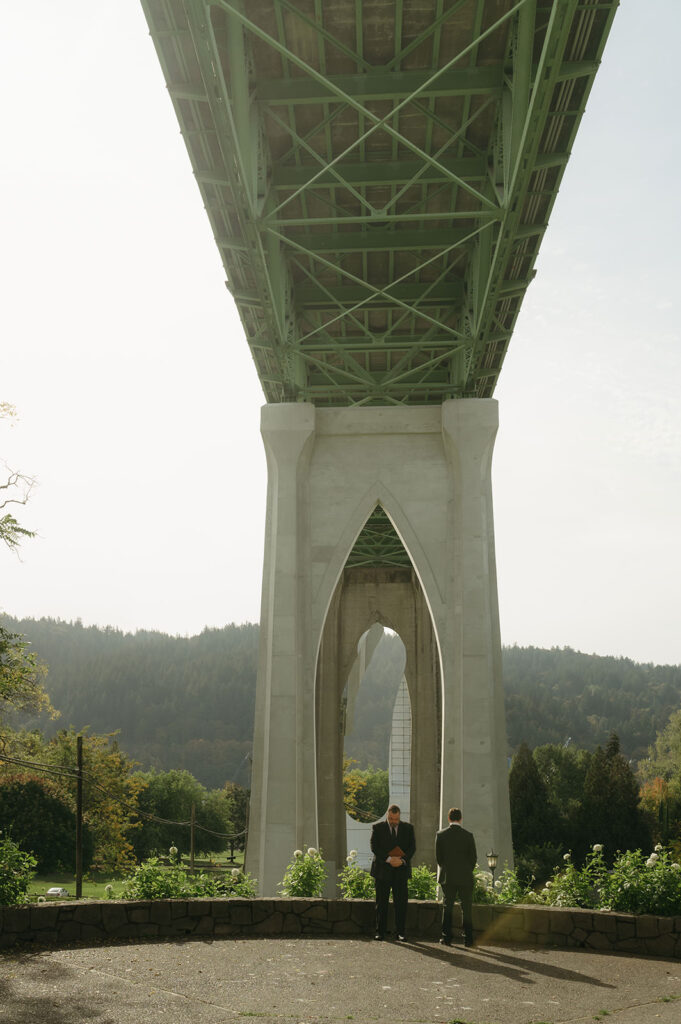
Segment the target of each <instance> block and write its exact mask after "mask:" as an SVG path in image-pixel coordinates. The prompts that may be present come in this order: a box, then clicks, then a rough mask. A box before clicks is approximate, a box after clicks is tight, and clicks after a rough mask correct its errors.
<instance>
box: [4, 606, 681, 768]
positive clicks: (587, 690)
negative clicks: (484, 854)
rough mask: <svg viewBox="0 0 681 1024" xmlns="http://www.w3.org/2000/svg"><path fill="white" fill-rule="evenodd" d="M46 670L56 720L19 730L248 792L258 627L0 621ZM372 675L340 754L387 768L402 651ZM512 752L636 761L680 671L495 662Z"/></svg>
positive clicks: (601, 660) (679, 700)
mask: <svg viewBox="0 0 681 1024" xmlns="http://www.w3.org/2000/svg"><path fill="white" fill-rule="evenodd" d="M1 621H2V624H3V625H5V626H6V628H8V629H10V630H13V631H16V632H19V633H24V634H25V635H26V636H27V637H28V639H29V640H30V641H31V645H32V649H33V650H34V651H35V652H36V653H37V654H38V656H39V657H40V658H41V659H42V660H43V661H45V662H46V663H47V664H48V666H49V673H48V676H47V680H46V689H47V691H48V693H49V695H50V698H51V700H52V703H53V705H54V706H55V708H57V709H58V710H59V711H60V712H61V717H60V718H59V719H58V720H56V721H50V720H48V719H45V718H43V719H41V720H40V721H38V720H33V721H32V722H29V723H25V724H29V725H30V726H32V727H38V726H39V727H40V728H41V729H43V731H44V732H45V733H46V734H47V735H51V734H53V733H54V732H55V731H56V730H57V729H59V728H63V727H68V726H69V725H73V726H75V727H76V728H77V729H81V728H83V727H85V726H90V728H91V730H92V731H93V732H97V733H104V732H113V731H115V730H120V736H119V742H120V745H121V747H122V749H123V750H125V751H126V752H127V753H128V754H130V755H131V756H132V757H134V758H136V759H137V760H138V761H139V762H140V763H141V764H142V765H143V766H144V767H145V768H146V767H150V766H153V767H157V768H163V769H171V768H178V769H181V768H185V769H187V770H188V771H190V772H191V773H192V774H193V775H195V776H196V778H197V779H199V780H200V781H201V782H202V783H203V784H204V785H206V786H209V787H219V786H221V785H222V784H223V783H224V782H225V780H227V779H231V780H232V781H234V782H238V783H241V784H242V785H248V784H249V772H250V763H249V760H248V755H249V753H250V750H251V739H252V733H253V709H254V703H255V676H256V663H257V646H258V626H257V625H253V624H246V625H241V626H235V625H229V626H225V627H224V628H222V629H206V630H204V631H203V632H202V633H201V634H199V635H198V636H194V637H172V636H168V635H166V634H163V633H155V632H144V631H140V632H138V633H135V634H130V633H122V632H120V631H119V630H116V629H111V628H107V629H100V628H97V627H94V626H93V627H84V626H82V625H81V624H80V623H78V622H76V623H66V622H61V621H56V620H53V619H40V620H33V619H21V620H19V619H13V618H10V617H9V616H3V617H2V620H1ZM379 654H380V656H379V657H378V660H376V658H375V659H374V660H375V662H376V664H374V663H372V666H371V686H370V688H368V687H367V689H366V691H365V687H364V686H363V687H362V691H365V692H363V693H362V696H361V702H358V711H360V712H361V713H359V714H358V715H356V718H355V722H354V729H353V732H352V735H351V736H349V737H348V739H347V743H346V753H347V754H349V755H350V756H351V757H353V758H355V759H356V760H357V761H358V762H359V764H360V766H366V765H368V764H373V765H374V767H376V768H385V767H387V755H388V732H389V726H390V717H391V711H392V702H393V700H394V695H395V692H396V689H397V685H398V683H399V678H398V674H399V666H400V663H401V658H402V648H401V643H400V641H399V640H398V638H396V637H392V636H389V635H388V636H386V637H385V638H384V640H383V642H382V644H381V646H380V647H379V651H378V652H377V655H379ZM503 660H504V677H505V687H506V717H507V734H508V744H509V753H511V752H512V751H514V750H516V749H517V748H518V746H519V744H520V743H521V742H522V741H523V740H525V741H526V742H527V743H528V745H529V746H530V747H535V746H539V745H541V744H544V743H564V742H566V741H567V740H568V738H570V739H571V740H572V743H574V744H575V745H576V746H579V747H584V748H586V749H593V748H595V747H596V745H598V744H604V743H605V742H606V741H607V739H608V737H609V735H610V733H611V732H613V731H615V732H617V734H618V736H619V738H620V742H621V748H622V752H623V753H624V754H625V756H626V757H628V758H637V759H638V758H640V757H643V756H644V755H645V753H646V751H647V748H648V746H649V745H650V744H652V743H653V742H654V741H655V737H656V734H657V733H658V732H660V731H661V730H662V728H663V727H664V726H665V724H666V722H667V719H668V718H669V715H670V714H671V712H672V711H675V710H677V709H678V708H679V707H681V667H679V666H654V665H639V664H636V663H635V662H632V661H630V660H628V659H626V658H614V657H607V658H606V657H597V656H595V655H587V654H580V653H578V652H576V651H572V650H570V649H569V648H567V649H561V650H558V649H553V650H541V649H539V648H533V647H528V648H522V647H509V648H505V649H504V652H503Z"/></svg>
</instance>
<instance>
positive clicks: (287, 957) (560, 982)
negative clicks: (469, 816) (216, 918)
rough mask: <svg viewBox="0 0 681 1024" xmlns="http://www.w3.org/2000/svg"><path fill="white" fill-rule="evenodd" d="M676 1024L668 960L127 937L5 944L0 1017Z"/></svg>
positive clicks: (353, 943)
mask: <svg viewBox="0 0 681 1024" xmlns="http://www.w3.org/2000/svg"><path fill="white" fill-rule="evenodd" d="M249 1018H253V1019H256V1020H260V1021H263V1024H275V1022H276V1024H340V1022H345V1021H349V1020H352V1021H360V1022H370V1024H388V1022H389V1024H415V1022H427V1024H435V1022H448V1024H464V1022H465V1024H539V1022H543V1024H567V1022H570V1024H577V1022H580V1024H581V1022H587V1021H588V1022H591V1021H593V1020H605V1019H609V1020H612V1021H613V1022H617V1024H678V1021H679V1020H680V1019H681V964H679V962H678V961H676V962H675V961H672V960H664V959H656V958H655V959H653V958H645V959H644V958H639V957H634V956H630V955H628V954H622V953H620V954H603V953H595V952H586V951H583V950H555V949H551V950H549V949H533V948H527V947H520V946H513V947H512V946H484V947H482V946H481V947H477V948H475V949H470V950H469V949H463V948H461V947H457V946H453V947H451V948H447V949H445V948H444V947H442V946H439V945H438V944H437V943H433V942H425V941H417V942H413V943H407V944H406V945H397V944H395V943H392V942H383V943H377V942H373V941H372V940H368V939H343V940H339V939H329V938H315V939H307V938H306V939H300V938H299V939H295V938H291V939H286V938H281V939H275V940H272V939H237V940H226V939H225V940H219V941H218V940H209V941H197V940H183V941H169V942H164V943H158V942H143V943H142V942H130V943H125V944H121V945H114V946H97V947H90V948H84V947H81V948H72V949H62V950H57V951H54V950H42V951H41V950H33V949H32V950H31V951H28V952H27V951H24V952H12V953H8V954H5V955H3V957H2V959H1V960H0V1022H2V1024H10V1022H11V1024H82V1022H84V1021H88V1022H95V1024H157V1022H158V1024H160V1022H163V1024H169V1022H172V1024H229V1022H237V1021H238V1022H241V1024H243V1022H244V1021H245V1020H247V1019H249Z"/></svg>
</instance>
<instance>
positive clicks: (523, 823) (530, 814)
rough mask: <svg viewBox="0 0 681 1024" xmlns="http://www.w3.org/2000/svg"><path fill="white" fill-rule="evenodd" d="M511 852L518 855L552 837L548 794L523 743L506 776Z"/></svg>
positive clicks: (553, 823) (553, 832)
mask: <svg viewBox="0 0 681 1024" xmlns="http://www.w3.org/2000/svg"><path fill="white" fill-rule="evenodd" d="M508 789H509V797H510V803H511V829H512V833H513V849H514V851H515V853H516V854H521V853H523V852H524V851H526V850H528V849H529V848H531V847H534V846H537V845H540V844H542V843H545V842H547V841H548V839H549V837H551V836H552V835H554V834H555V820H554V815H553V812H552V809H551V805H550V803H549V799H548V791H547V787H546V784H545V783H544V781H543V779H542V778H541V775H540V774H539V771H538V769H537V765H536V763H535V760H534V758H533V757H532V751H531V750H530V748H529V747H528V745H527V743H521V744H520V746H519V748H518V751H517V753H516V754H515V755H514V757H513V762H512V764H511V771H510V773H509V777H508Z"/></svg>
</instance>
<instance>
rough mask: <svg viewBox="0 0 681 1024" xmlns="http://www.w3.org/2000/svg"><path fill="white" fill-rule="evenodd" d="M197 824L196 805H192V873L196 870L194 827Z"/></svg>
mask: <svg viewBox="0 0 681 1024" xmlns="http://www.w3.org/2000/svg"><path fill="white" fill-rule="evenodd" d="M195 824H196V804H192V824H191V837H190V846H189V868H190V870H191V871H193V870H194V825H195Z"/></svg>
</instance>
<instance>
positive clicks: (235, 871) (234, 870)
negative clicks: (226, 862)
mask: <svg viewBox="0 0 681 1024" xmlns="http://www.w3.org/2000/svg"><path fill="white" fill-rule="evenodd" d="M240 874H241V872H240V871H239V869H238V868H232V878H238V877H239V875H240Z"/></svg>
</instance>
